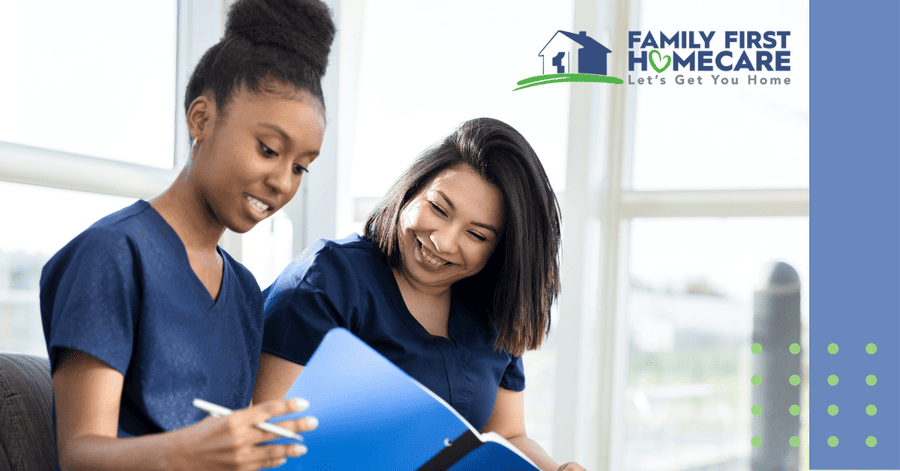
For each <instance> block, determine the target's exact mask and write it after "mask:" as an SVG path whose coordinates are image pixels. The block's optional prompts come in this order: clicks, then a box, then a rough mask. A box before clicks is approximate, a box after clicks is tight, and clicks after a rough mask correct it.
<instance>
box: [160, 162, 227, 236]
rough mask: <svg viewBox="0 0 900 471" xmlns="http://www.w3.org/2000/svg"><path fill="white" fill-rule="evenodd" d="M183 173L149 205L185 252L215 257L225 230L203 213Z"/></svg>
mask: <svg viewBox="0 0 900 471" xmlns="http://www.w3.org/2000/svg"><path fill="white" fill-rule="evenodd" d="M186 173H187V171H186V170H185V171H182V172H181V174H179V175H178V178H177V179H176V180H175V182H174V183H172V185H171V186H170V187H169V188H167V189H166V191H164V192H163V193H162V194H160V195H159V196H157V197H155V198H152V199H151V200H150V205H151V206H153V209H155V210H156V212H158V213H159V214H160V215H161V216H162V217H163V219H165V220H166V222H167V223H169V225H170V226H172V229H173V230H174V231H175V233H176V234H178V237H179V238H180V239H181V242H182V244H184V246H185V249H187V250H188V251H193V250H198V251H200V252H207V253H216V246H217V245H218V244H219V239H220V238H221V237H222V234H224V233H225V226H224V225H222V224H221V223H219V222H218V221H216V220H215V218H214V217H213V216H212V215H211V214H209V211H207V208H206V205H205V203H204V202H203V201H202V200H201V198H200V197H199V195H197V193H196V192H194V191H191V188H190V186H189V185H188V184H187V181H186V180H187V177H186Z"/></svg>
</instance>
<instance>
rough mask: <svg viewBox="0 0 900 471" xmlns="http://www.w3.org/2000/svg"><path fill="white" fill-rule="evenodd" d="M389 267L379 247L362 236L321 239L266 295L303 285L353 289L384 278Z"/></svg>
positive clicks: (318, 287) (283, 273) (279, 278)
mask: <svg viewBox="0 0 900 471" xmlns="http://www.w3.org/2000/svg"><path fill="white" fill-rule="evenodd" d="M386 266H387V265H385V264H384V262H383V260H382V255H381V251H380V250H379V249H378V246H376V245H375V244H374V243H372V242H371V241H369V240H367V239H365V238H364V237H361V236H360V235H358V234H351V235H349V236H347V237H345V238H343V239H338V240H328V239H320V240H318V241H316V242H315V243H313V244H312V245H311V246H309V247H308V248H307V249H306V250H304V251H303V252H302V253H301V254H300V255H298V256H297V258H295V259H294V260H293V261H292V262H291V263H290V264H289V265H288V266H287V267H286V268H285V269H284V271H282V272H281V275H279V276H278V278H277V279H276V280H275V283H274V284H273V285H272V286H270V287H269V288H268V289H266V293H267V294H269V295H271V293H283V292H285V291H288V290H293V289H295V288H297V287H298V286H301V285H303V286H304V287H315V288H316V289H322V290H328V289H330V288H331V287H342V288H341V289H351V288H349V287H352V286H354V285H360V284H365V283H366V281H365V280H367V279H369V278H372V277H376V276H379V277H380V276H382V275H383V273H382V272H383V271H384V270H385V268H384V267H386Z"/></svg>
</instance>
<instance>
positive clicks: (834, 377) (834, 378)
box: [828, 375, 838, 386]
mask: <svg viewBox="0 0 900 471" xmlns="http://www.w3.org/2000/svg"><path fill="white" fill-rule="evenodd" d="M828 384H830V385H832V386H837V384H838V377H837V375H830V376H828Z"/></svg>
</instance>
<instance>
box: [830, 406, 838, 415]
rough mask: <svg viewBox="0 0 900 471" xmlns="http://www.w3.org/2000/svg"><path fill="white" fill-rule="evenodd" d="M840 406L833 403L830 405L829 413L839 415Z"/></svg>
mask: <svg viewBox="0 0 900 471" xmlns="http://www.w3.org/2000/svg"><path fill="white" fill-rule="evenodd" d="M838 410H839V409H838V406H836V405H834V404H832V405H830V406H828V415H838Z"/></svg>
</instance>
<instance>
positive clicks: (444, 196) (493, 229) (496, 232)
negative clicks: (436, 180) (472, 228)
mask: <svg viewBox="0 0 900 471" xmlns="http://www.w3.org/2000/svg"><path fill="white" fill-rule="evenodd" d="M435 193H437V194H439V195H441V198H443V199H444V201H446V202H447V206H449V207H450V209H451V210H453V211H456V207H455V206H453V201H450V198H447V195H446V194H445V193H444V192H443V191H441V190H435ZM472 224H474V225H476V226H478V227H483V228H485V229H487V230H489V231H491V232H493V233H494V235H500V232H499V231H498V230H497V228H496V227H494V226H492V225H490V224H485V223H483V222H472Z"/></svg>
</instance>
